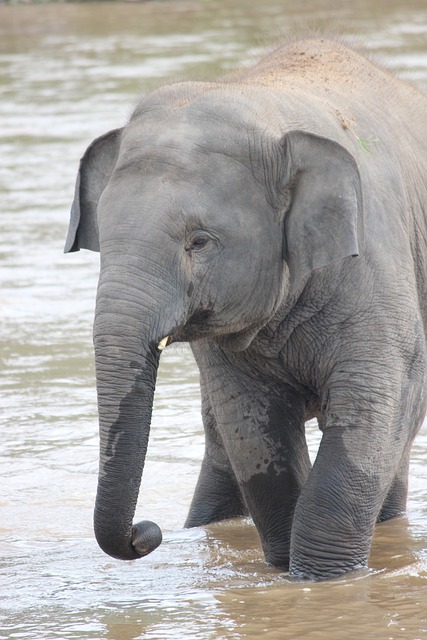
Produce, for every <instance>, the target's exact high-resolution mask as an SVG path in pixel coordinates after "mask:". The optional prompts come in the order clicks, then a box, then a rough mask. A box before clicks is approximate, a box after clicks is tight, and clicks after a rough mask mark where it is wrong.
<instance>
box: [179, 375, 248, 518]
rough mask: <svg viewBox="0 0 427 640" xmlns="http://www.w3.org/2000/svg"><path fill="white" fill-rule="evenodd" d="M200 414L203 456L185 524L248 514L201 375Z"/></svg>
mask: <svg viewBox="0 0 427 640" xmlns="http://www.w3.org/2000/svg"><path fill="white" fill-rule="evenodd" d="M201 392H202V415H203V424H204V429H205V455H204V458H203V462H202V468H201V471H200V475H199V479H198V481H197V485H196V490H195V492H194V496H193V500H192V502H191V506H190V511H189V513H188V517H187V520H186V523H185V526H186V527H200V526H203V525H206V524H209V523H210V522H217V521H219V520H226V519H228V518H236V517H239V516H245V515H248V510H247V507H246V505H245V503H244V500H243V496H242V493H241V491H240V487H239V485H238V483H237V480H236V476H235V475H234V471H233V469H232V467H231V463H230V460H229V458H228V455H227V452H226V450H225V448H224V444H223V442H222V439H221V436H220V434H219V432H218V428H217V424H216V420H215V417H214V415H213V411H212V407H211V404H210V400H209V397H208V393H207V390H206V385H205V384H204V379H203V375H201Z"/></svg>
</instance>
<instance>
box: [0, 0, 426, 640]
mask: <svg viewBox="0 0 427 640" xmlns="http://www.w3.org/2000/svg"><path fill="white" fill-rule="evenodd" d="M356 4H357V6H353V5H356ZM331 10H332V11H333V15H334V23H333V25H332V26H333V28H334V29H335V27H336V25H338V23H339V25H341V31H343V32H344V33H345V34H348V35H349V37H350V39H351V40H352V41H353V42H354V43H355V44H363V45H364V46H367V47H368V49H369V50H371V51H372V52H374V54H375V55H376V56H377V57H378V58H379V59H380V60H382V61H384V62H386V64H387V66H388V67H390V68H392V69H394V70H396V71H397V72H399V73H400V74H401V75H403V76H405V77H410V78H412V79H413V80H414V81H415V82H417V83H418V84H420V86H422V87H424V88H425V89H427V51H426V41H425V32H426V21H427V11H426V7H425V2H424V0H409V2H405V3H404V5H403V4H402V3H401V2H400V0H388V1H387V2H386V0H362V1H361V2H358V3H346V2H342V3H336V2H332V0H324V2H322V3H319V2H316V1H315V0H311V1H310V2H308V3H306V4H302V5H301V6H300V7H295V3H293V2H290V0H289V1H288V0H284V1H283V0H266V1H265V2H263V3H252V2H250V1H249V0H235V1H234V2H232V3H230V2H227V1H226V0H207V1H206V2H203V3H201V2H195V1H191V0H182V1H180V0H176V1H172V0H171V1H170V2H161V3H155V2H153V3H144V4H133V3H124V4H117V5H116V4H107V5H102V4H93V5H92V4H72V5H44V6H19V7H14V6H0V94H1V100H0V130H1V138H0V157H1V158H2V168H1V173H0V200H1V208H0V225H1V227H0V228H1V234H0V259H1V264H2V268H1V273H0V318H1V328H2V330H1V334H0V357H1V361H2V367H1V369H0V385H1V395H0V406H1V418H0V420H1V423H2V440H1V444H0V458H1V466H0V515H1V519H0V640H1V639H2V638H12V637H16V638H22V639H24V640H25V639H27V638H31V639H33V638H34V639H37V640H39V639H41V638H43V639H44V640H50V639H53V638H58V637H59V638H63V639H71V638H73V639H74V638H82V639H87V640H89V639H99V638H109V639H111V640H119V639H120V640H127V639H132V640H133V639H140V638H152V639H155V640H168V639H185V640H188V639H189V638H192V639H197V638H200V639H203V640H207V639H212V640H214V639H215V640H218V639H222V638H227V639H228V638H258V637H260V636H262V637H263V638H264V637H265V638H272V639H273V638H274V639H276V638H289V639H291V638H292V639H294V638H299V637H301V638H302V637H304V638H325V639H326V638H328V639H329V638H337V639H341V638H343V637H347V636H348V637H358V636H361V637H363V638H364V639H369V638H372V639H373V638H375V639H376V638H391V639H400V638H404V639H411V640H415V639H416V638H421V637H423V635H425V633H426V631H425V630H426V629H427V620H426V617H427V613H426V612H427V589H426V578H427V557H426V551H425V548H426V546H427V545H426V542H427V537H426V529H427V526H426V525H427V508H426V506H425V497H426V472H425V461H426V458H427V434H426V429H425V428H424V430H423V432H422V433H421V434H420V436H419V438H418V440H417V441H416V443H415V446H414V449H413V455H412V468H411V483H410V499H409V509H408V519H405V518H402V519H398V520H395V521H392V522H388V523H384V524H382V525H380V526H379V527H377V530H376V534H375V540H374V545H373V551H372V558H371V567H372V569H371V571H370V572H368V573H366V572H364V573H361V574H359V575H354V576H351V577H347V578H342V579H340V580H337V581H332V582H328V583H321V584H301V583H298V582H294V581H290V580H289V579H288V578H287V576H286V575H282V574H280V573H279V572H278V571H277V570H275V569H272V568H271V567H268V566H266V565H265V563H264V559H263V556H262V553H261V549H260V546H259V542H258V538H257V534H256V531H255V530H254V527H253V526H252V524H251V523H250V521H248V520H243V521H230V522H227V523H222V524H217V525H212V526H210V527H206V529H203V530H199V529H195V530H190V531H183V530H182V528H181V527H182V523H183V522H184V520H185V516H186V513H187V510H188V506H189V503H190V500H191V496H192V492H193V489H194V485H195V482H196V478H197V473H198V469H199V466H200V459H201V456H202V454H203V434H202V431H201V419H200V407H199V404H200V400H199V392H198V376H197V371H196V369H195V365H194V362H193V360H192V357H191V355H190V353H189V351H188V349H186V348H184V347H182V348H179V347H175V348H173V349H172V348H170V349H168V350H166V352H165V353H164V355H163V356H162V363H161V371H160V379H159V383H158V388H157V392H156V399H155V414H154V420H153V427H152V434H151V439H150V446H149V452H148V458H147V463H146V468H145V473H144V480H143V486H142V490H141V498H140V503H139V506H138V513H137V517H138V519H142V518H150V519H152V520H154V521H156V522H158V523H159V524H160V526H161V527H162V529H163V531H164V534H165V535H164V538H165V539H164V543H163V544H162V545H161V547H159V549H157V550H156V551H155V552H154V553H153V554H152V555H150V556H148V557H147V558H145V559H143V560H140V561H137V562H124V563H122V562H117V561H114V560H112V559H111V558H108V557H107V556H105V555H103V554H102V552H101V551H100V550H99V549H98V548H97V546H96V543H95V541H94V539H93V532H92V508H93V499H94V495H95V489H96V473H97V455H98V439H97V412H96V399H95V391H94V371H93V361H92V346H91V323H92V314H93V306H94V296H95V291H96V280H97V271H98V256H96V255H92V254H89V253H87V252H81V253H80V254H75V255H73V256H63V255H62V246H63V241H64V237H65V231H66V227H67V212H68V208H69V204H70V202H71V199H72V193H73V184H74V178H75V172H76V168H77V163H78V159H79V157H80V155H81V153H82V152H83V150H84V149H85V148H86V146H87V144H88V143H89V142H90V141H91V140H92V139H93V138H94V137H95V136H96V135H98V134H101V133H104V132H105V131H106V130H107V129H109V128H114V127H116V126H119V125H120V124H121V123H122V122H123V121H124V120H125V118H126V117H127V114H128V113H130V111H131V109H132V106H133V104H134V103H135V100H136V99H137V96H138V95H139V94H141V93H144V92H146V91H147V90H149V89H150V88H153V87H155V86H157V85H158V84H160V83H161V82H163V81H164V80H165V79H167V78H168V77H173V78H177V77H178V78H180V77H210V76H211V75H213V74H216V73H219V72H222V71H223V70H225V71H228V70H229V69H232V68H234V67H235V66H236V65H238V64H247V63H248V62H249V61H250V60H252V59H253V58H254V57H255V56H256V55H257V54H258V52H259V51H260V49H261V45H260V43H262V42H265V40H266V39H268V38H270V37H276V36H277V35H279V34H280V33H284V34H285V35H286V34H289V33H290V32H291V31H292V30H293V29H294V28H295V27H300V26H301V24H303V25H305V24H306V23H307V22H310V23H311V22H312V21H319V20H324V19H325V18H328V16H330V14H331ZM335 20H336V22H335ZM308 439H309V445H310V450H311V454H312V456H314V455H315V450H316V446H317V442H318V439H319V438H318V434H317V431H316V428H315V426H314V425H309V427H308ZM349 630H350V631H349Z"/></svg>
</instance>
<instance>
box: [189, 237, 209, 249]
mask: <svg viewBox="0 0 427 640" xmlns="http://www.w3.org/2000/svg"><path fill="white" fill-rule="evenodd" d="M208 242H209V237H208V236H206V235H202V234H198V235H194V236H193V237H192V238H191V239H190V240H189V242H188V243H187V246H186V247H185V250H186V251H187V252H188V253H189V252H191V251H200V250H201V249H203V248H204V247H205V246H206V245H207V244H208Z"/></svg>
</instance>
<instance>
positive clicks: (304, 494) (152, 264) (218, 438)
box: [65, 39, 427, 580]
mask: <svg viewBox="0 0 427 640" xmlns="http://www.w3.org/2000/svg"><path fill="white" fill-rule="evenodd" d="M426 149H427V99H426V96H424V95H423V94H422V93H420V92H419V91H418V90H417V89H415V88H414V87H412V86H411V85H409V84H406V83H405V82H402V81H401V80H398V79H396V78H394V77H392V76H391V75H390V74H388V73H386V72H385V71H384V70H382V69H381V68H378V67H377V66H375V65H374V64H373V63H371V62H370V61H368V60H366V59H365V58H364V57H361V56H360V55H358V54H357V53H355V52H354V51H352V50H351V49H348V48H346V47H345V46H344V45H343V44H341V43H338V42H335V41H327V40H322V39H309V40H306V41H295V42H293V43H291V44H288V45H286V46H283V47H281V48H279V49H277V50H275V51H273V52H272V53H270V54H269V55H267V56H266V57H265V58H263V59H262V60H261V61H260V62H259V63H258V64H256V65H255V66H253V67H251V68H246V69H244V70H243V71H239V72H237V73H235V74H233V75H231V76H227V77H225V78H222V79H220V80H218V81H217V82H180V83H177V84H171V85H167V86H165V87H163V88H160V89H158V90H156V91H154V92H152V93H150V94H149V95H147V96H145V97H144V98H143V99H142V100H141V102H140V103H139V106H138V107H137V108H136V109H135V111H134V113H133V115H132V117H131V118H130V120H129V122H128V123H127V124H126V125H125V126H124V127H123V128H121V129H116V130H114V131H110V132H109V133H106V134H105V135H104V136H102V137H100V138H98V139H97V140H95V141H94V142H93V143H92V144H91V145H90V146H89V148H88V149H87V151H86V153H85V154H84V156H83V158H82V160H81V163H80V170H79V173H78V177H77V185H76V192H75V199H74V203H73V206H72V210H71V222H70V227H69V233H68V238H67V242H66V248H65V250H66V251H67V252H68V251H78V250H79V249H81V248H86V249H91V250H93V251H100V254H101V274H100V279H99V288H98V294H97V303H96V314H95V326H94V342H95V359H96V378H97V389H98V403H99V418H100V439H101V447H100V470H99V483H98V493H97V499H96V508H95V533H96V538H97V540H98V542H99V544H100V546H101V547H102V549H103V550H104V551H105V552H106V553H108V554H110V555H111V556H113V557H115V558H122V559H124V560H129V559H132V558H138V557H140V556H144V555H146V554H147V553H150V551H152V550H153V549H154V548H155V547H156V546H157V545H158V544H159V543H160V541H161V532H160V529H159V527H158V526H157V525H156V524H154V523H152V522H147V521H145V522H142V523H139V524H136V525H133V523H132V520H133V516H134V511H135V505H136V501H137V497H138V491H139V485H140V481H141V475H142V470H143V466H144V459H145V455H146V451H147V443H148V434H149V429H150V421H151V413H152V402H153V393H154V387H155V381H156V373H157V368H158V364H159V358H160V355H161V350H162V348H164V347H165V346H166V345H168V344H172V343H174V342H182V341H185V342H189V343H190V344H191V347H192V350H193V353H194V355H195V358H196V361H197V364H198V367H199V369H200V379H201V391H202V410H203V422H204V427H205V431H206V450H205V456H204V460H203V464H202V469H201V472H200V477H199V480H198V483H197V487H196V490H195V494H194V498H193V501H192V504H191V507H190V512H189V515H188V519H187V522H186V526H187V527H195V526H201V525H206V524H208V523H210V522H214V521H218V520H222V519H224V518H231V517H236V516H240V515H245V514H250V516H251V517H252V519H253V521H254V523H255V525H256V527H257V530H258V533H259V536H260V539H261V543H262V548H263V551H264V554H265V558H266V560H267V562H269V563H271V564H272V565H275V566H277V567H280V568H283V570H288V569H289V572H290V575H292V576H296V577H299V578H305V579H311V580H319V579H325V578H332V577H334V576H338V575H339V574H342V573H344V572H346V571H351V570H354V569H358V568H361V567H365V566H366V565H367V561H368V556H369V551H370V545H371V540H372V534H373V529H374V526H375V523H376V522H378V521H382V520H386V519H387V518H391V517H393V516H398V515H400V514H402V513H403V511H404V509H405V503H406V495H407V485H408V465H409V457H410V449H411V443H412V441H413V439H414V437H415V434H416V433H417V431H418V429H419V427H420V425H421V423H422V421H423V418H424V414H425V410H426V339H425V326H426V322H427V277H426V276H427V274H426V270H427V221H426V208H427V180H426V176H427V157H426ZM313 417H316V418H317V420H318V422H319V426H320V428H321V430H322V441H321V444H320V448H319V452H318V455H317V458H316V461H315V464H314V465H313V468H311V465H310V461H309V456H308V453H307V445H306V440H305V435H304V423H305V422H306V421H307V420H308V419H310V418H313Z"/></svg>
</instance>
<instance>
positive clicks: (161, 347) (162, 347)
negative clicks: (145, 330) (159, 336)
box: [157, 336, 169, 351]
mask: <svg viewBox="0 0 427 640" xmlns="http://www.w3.org/2000/svg"><path fill="white" fill-rule="evenodd" d="M168 340H169V336H166V338H163V340H160V342H159V344H158V345H157V348H158V349H159V351H163V349H164V348H165V347H166V346H167V344H168Z"/></svg>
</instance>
